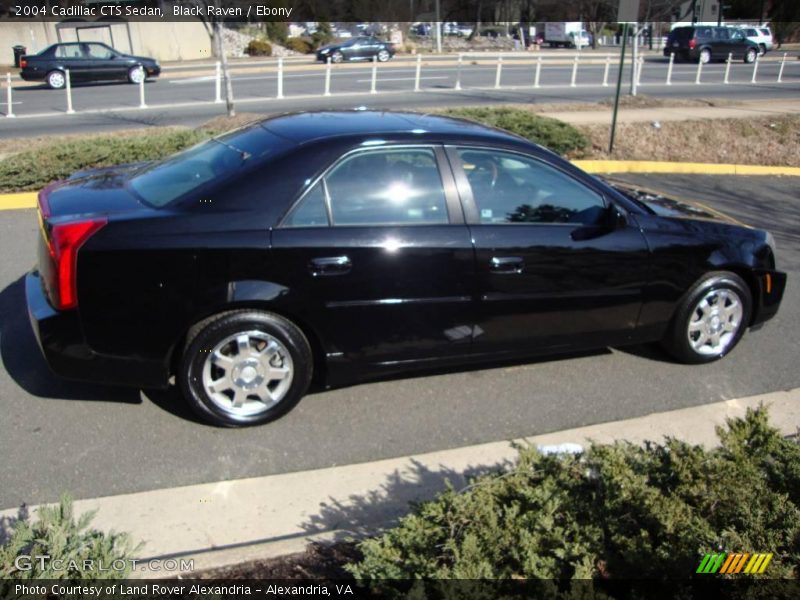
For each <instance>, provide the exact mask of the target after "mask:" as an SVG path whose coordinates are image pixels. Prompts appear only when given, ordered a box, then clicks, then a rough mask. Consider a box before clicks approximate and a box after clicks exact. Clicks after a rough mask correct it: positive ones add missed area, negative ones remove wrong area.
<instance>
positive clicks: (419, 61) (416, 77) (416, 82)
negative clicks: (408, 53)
mask: <svg viewBox="0 0 800 600" xmlns="http://www.w3.org/2000/svg"><path fill="white" fill-rule="evenodd" d="M421 70H422V54H417V73H416V75H414V91H415V92H418V91H419V74H420V71H421Z"/></svg>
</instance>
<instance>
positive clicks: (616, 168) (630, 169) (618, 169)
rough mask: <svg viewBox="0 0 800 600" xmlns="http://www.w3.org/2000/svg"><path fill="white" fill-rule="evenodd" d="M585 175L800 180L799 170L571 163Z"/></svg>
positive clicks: (641, 162) (627, 162)
mask: <svg viewBox="0 0 800 600" xmlns="http://www.w3.org/2000/svg"><path fill="white" fill-rule="evenodd" d="M572 164H574V165H575V166H576V167H578V168H580V169H583V170H584V171H586V172H587V173H596V174H599V173H673V174H690V175H790V176H795V177H800V167H769V166H763V165H732V164H716V163H692V162H686V163H684V162H660V161H655V160H574V161H572Z"/></svg>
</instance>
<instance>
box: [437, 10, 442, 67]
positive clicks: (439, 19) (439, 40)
mask: <svg viewBox="0 0 800 600" xmlns="http://www.w3.org/2000/svg"><path fill="white" fill-rule="evenodd" d="M436 52H438V53H439V54H441V53H442V14H441V7H440V5H439V0H436Z"/></svg>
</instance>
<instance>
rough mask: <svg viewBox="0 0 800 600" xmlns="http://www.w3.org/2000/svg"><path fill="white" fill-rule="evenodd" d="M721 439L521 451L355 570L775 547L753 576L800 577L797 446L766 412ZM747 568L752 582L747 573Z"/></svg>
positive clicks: (602, 564) (488, 574)
mask: <svg viewBox="0 0 800 600" xmlns="http://www.w3.org/2000/svg"><path fill="white" fill-rule="evenodd" d="M718 435H719V438H720V441H721V447H719V448H715V449H712V450H706V449H704V448H702V447H700V446H691V445H688V444H686V443H683V442H681V441H678V440H675V439H667V440H666V441H665V443H664V444H653V443H648V444H647V445H645V446H644V447H640V446H636V445H632V444H628V443H615V444H614V445H599V444H592V445H591V446H590V447H589V448H588V449H587V450H586V451H585V452H584V453H582V454H578V455H542V454H540V453H538V452H537V451H536V450H535V449H533V448H529V447H525V448H520V450H519V462H518V465H517V466H515V467H514V468H511V469H509V470H507V471H504V472H498V473H495V474H490V475H485V476H482V477H479V478H477V479H476V480H474V481H473V482H472V483H471V485H470V486H469V487H468V488H466V490H464V491H462V492H456V491H454V490H453V489H448V490H447V491H445V492H444V493H442V494H441V495H440V496H439V497H438V498H437V499H436V500H434V501H431V502H425V503H422V504H420V505H417V506H416V507H415V508H414V510H413V512H412V514H410V515H409V516H406V517H404V518H403V519H402V521H401V522H400V524H399V525H398V526H397V527H395V528H394V529H390V530H388V531H386V532H385V533H384V534H383V535H382V536H380V537H378V538H374V539H368V540H366V541H364V542H362V543H361V544H360V550H361V551H362V552H363V559H362V560H360V561H359V562H357V563H354V564H351V565H349V566H348V570H349V571H350V572H351V573H353V574H354V575H355V576H356V577H357V578H365V579H379V580H383V579H405V578H409V579H414V578H420V577H421V578H432V579H447V578H457V579H478V578H489V579H495V578H496V579H570V578H575V579H579V578H594V579H596V580H602V579H606V578H609V577H610V578H615V579H617V578H648V579H655V580H659V581H662V582H668V581H672V580H677V579H680V580H686V579H687V578H690V577H692V576H693V575H694V574H695V572H696V569H697V567H698V565H699V563H700V561H701V559H702V557H703V556H704V554H705V553H714V552H720V551H721V552H751V553H752V552H772V553H774V558H773V559H772V562H771V563H770V565H769V567H768V569H767V571H766V573H765V574H764V575H763V576H758V577H773V578H778V577H792V576H797V569H798V565H799V564H800V508H799V507H798V501H800V497H798V495H800V445H799V444H798V443H797V442H796V441H789V440H786V439H783V438H782V437H781V436H780V435H779V434H778V432H777V431H776V430H774V429H772V428H771V427H770V426H769V424H768V421H767V414H766V411H764V410H763V409H760V410H757V411H748V413H747V416H746V417H745V418H744V419H736V420H731V421H729V423H728V427H727V430H722V429H721V428H720V429H719V430H718ZM747 577H753V576H752V575H748V576H747Z"/></svg>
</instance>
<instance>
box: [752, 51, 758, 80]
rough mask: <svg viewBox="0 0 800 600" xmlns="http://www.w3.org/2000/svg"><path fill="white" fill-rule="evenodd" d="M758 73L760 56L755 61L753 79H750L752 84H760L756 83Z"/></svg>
mask: <svg viewBox="0 0 800 600" xmlns="http://www.w3.org/2000/svg"><path fill="white" fill-rule="evenodd" d="M756 73H758V54H756V59H755V60H754V61H753V77H752V79H750V83H758V82H757V81H756Z"/></svg>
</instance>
